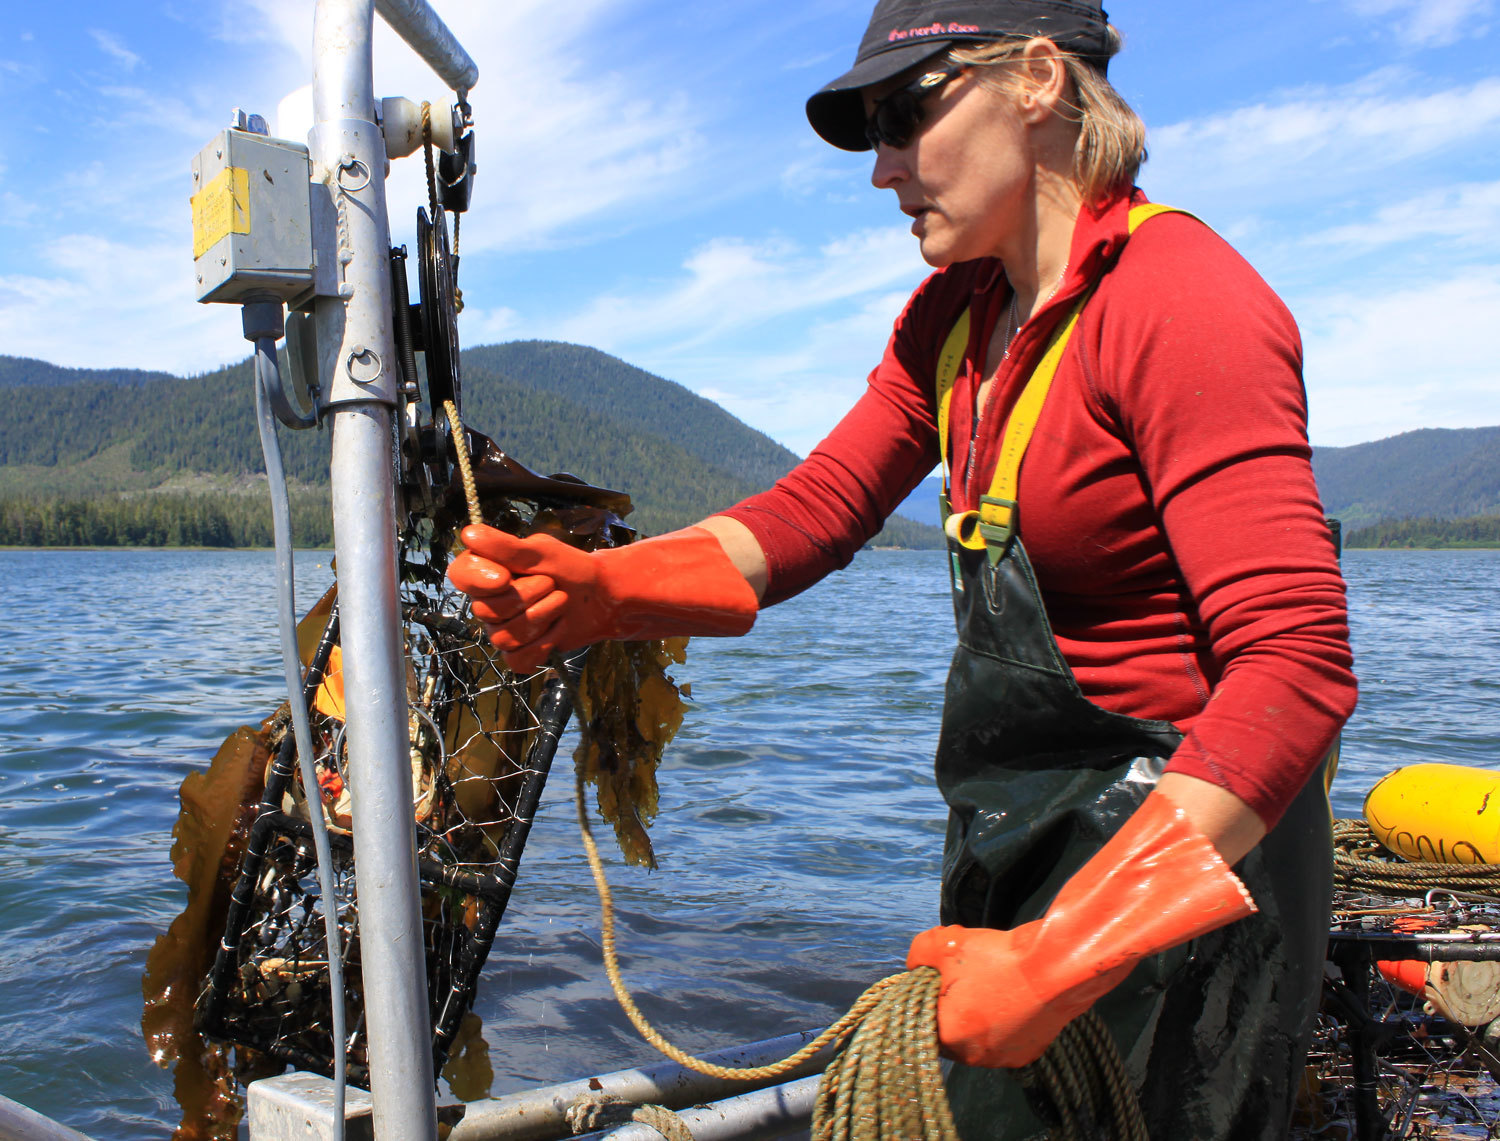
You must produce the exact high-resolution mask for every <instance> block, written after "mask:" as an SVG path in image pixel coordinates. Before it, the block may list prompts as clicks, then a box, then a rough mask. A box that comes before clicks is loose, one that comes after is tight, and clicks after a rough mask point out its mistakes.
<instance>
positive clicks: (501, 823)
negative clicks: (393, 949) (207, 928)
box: [199, 543, 576, 1083]
mask: <svg viewBox="0 0 1500 1141" xmlns="http://www.w3.org/2000/svg"><path fill="white" fill-rule="evenodd" d="M442 561H443V560H442V559H441V558H437V559H434V558H433V555H432V548H431V546H430V545H426V544H418V543H410V544H408V545H407V547H406V548H405V549H404V551H403V558H402V563H401V568H402V581H403V585H402V591H401V614H402V626H403V637H404V643H405V660H406V670H407V679H406V680H407V698H408V702H409V715H408V731H409V740H410V750H409V760H410V764H411V788H412V807H411V811H412V818H413V822H414V825H415V831H416V837H417V862H418V869H419V873H420V882H421V896H422V928H423V935H424V942H425V947H426V963H427V976H428V977H427V985H428V995H429V1000H430V1005H431V1014H432V1025H433V1049H434V1060H435V1063H436V1064H437V1066H438V1067H439V1068H440V1067H441V1066H442V1064H443V1062H444V1060H445V1058H446V1056H447V1053H448V1049H449V1047H450V1046H451V1044H452V1042H453V1038H454V1035H455V1033H456V1032H457V1030H458V1027H459V1024H460V1022H461V1020H462V1018H463V1015H464V1014H465V1013H466V1012H467V1011H468V1009H469V1007H470V1005H471V1004H472V1001H473V996H474V984H475V981H476V979H477V977H478V973H479V970H480V968H481V967H482V966H483V964H484V961H485V958H486V956H487V955H488V953H489V948H490V944H491V942H492V941H493V938H494V933H495V929H496V925H497V924H498V922H499V920H500V917H501V914H502V913H503V911H504V908H505V904H506V901H507V900H508V898H509V895H510V889H511V887H512V885H513V884H514V882H515V876H516V871H517V868H518V866H519V861H520V856H521V850H522V847H523V846H524V843H525V839H526V834H527V831H528V830H529V828H530V824H531V818H532V814H533V813H534V812H535V809H536V805H537V803H538V801H539V800H540V797H541V792H542V789H543V786H544V784H545V781H546V777H547V772H548V769H549V768H550V765H551V763H552V758H553V755H554V753H555V751H556V747H557V741H558V738H559V736H560V734H561V733H562V730H563V727H564V725H565V724H566V721H567V719H568V716H569V713H570V711H571V702H570V699H569V690H568V687H566V686H564V684H563V683H562V681H561V679H559V678H558V677H556V676H555V675H551V676H543V675H541V674H538V675H534V676H529V677H522V676H517V675H516V674H513V673H511V672H510V671H509V670H508V669H507V668H506V667H505V665H504V663H503V662H502V661H501V660H500V657H499V654H498V653H497V652H496V651H494V650H493V649H492V648H491V647H490V646H489V645H488V643H487V642H486V641H485V639H484V637H483V631H482V628H480V627H478V626H477V624H475V623H474V622H473V621H472V620H471V619H470V618H469V616H468V612H467V606H466V600H465V599H464V598H463V596H461V595H458V594H456V593H455V592H454V591H453V590H452V589H451V588H449V587H448V586H447V584H446V582H445V580H444V578H443V574H442V570H443V566H442ZM320 610H321V611H322V613H320ZM325 615H326V616H325ZM320 618H321V619H322V621H321V626H322V629H321V632H320V633H318V634H317V635H316V639H317V640H316V647H315V649H314V651H313V653H312V656H311V662H310V665H309V670H308V675H307V685H306V690H307V692H308V694H309V695H310V714H311V722H312V731H313V741H314V750H315V756H314V767H315V769H316V772H317V781H318V787H317V788H316V789H314V790H307V789H305V788H304V787H303V782H302V777H301V773H300V770H299V766H298V763H297V756H296V746H295V742H294V740H293V735H292V734H291V732H290V729H289V718H288V717H287V716H286V715H285V714H283V715H281V716H279V717H278V718H276V719H275V720H274V721H273V723H272V727H271V731H270V739H269V743H270V745H271V747H272V750H273V753H272V760H271V761H270V763H269V765H268V767H267V772H266V779H265V791H264V794H263V796H262V797H261V802H260V807H259V811H258V812H257V814H256V817H255V820H254V823H253V825H252V826H251V828H250V832H249V836H248V838H247V840H246V842H245V847H244V855H243V858H242V861H241V864H240V869H239V875H238V878H237V881H236V883H235V886H234V889H233V892H232V895H231V899H230V905H229V913H228V916H227V918H226V923H225V932H224V939H223V941H222V943H221V945H220V948H219V952H218V954H217V957H216V960H215V963H214V967H213V970H212V972H211V974H210V976H209V980H208V985H207V987H206V988H205V990H204V992H203V995H202V997H201V999H200V1003H199V1024H200V1027H201V1028H202V1029H203V1031H204V1032H205V1033H207V1034H210V1035H212V1036H214V1037H218V1038H223V1039H227V1040H231V1041H233V1042H235V1043H236V1044H238V1045H241V1046H244V1047H249V1048H251V1049H253V1050H256V1051H259V1052H261V1053H264V1054H267V1055H269V1056H271V1057H273V1058H275V1059H278V1060H280V1061H284V1062H289V1063H292V1064H293V1065H295V1066H297V1067H299V1068H302V1069H308V1070H314V1071H318V1072H323V1073H331V1071H332V1066H333V1057H334V1051H335V1045H334V1043H333V1042H332V1038H331V1034H332V1031H331V1026H332V1023H331V1002H332V996H331V994H330V991H329V985H328V948H327V944H326V941H325V937H324V930H323V925H322V920H321V900H320V892H319V889H318V882H317V875H316V871H317V862H316V857H315V855H314V851H313V845H312V829H311V825H310V822H309V814H310V813H311V812H313V811H317V812H321V813H322V815H323V818H324V820H325V822H326V823H327V825H328V828H329V832H330V841H331V844H332V848H333V858H334V871H335V883H336V888H335V891H336V894H337V899H336V901H335V906H336V909H337V913H338V916H339V927H340V932H341V944H342V950H343V955H344V961H345V965H346V970H345V973H344V978H345V980H346V984H345V985H346V989H347V995H346V1001H347V1003H348V1009H349V1011H350V1026H349V1041H348V1043H347V1044H346V1045H347V1050H348V1058H349V1072H350V1076H351V1080H353V1081H356V1082H361V1083H362V1082H364V1081H365V1078H366V1074H365V1049H364V1026H363V1020H362V1017H361V1012H362V1011H363V1008H364V1003H363V994H362V993H361V983H360V977H361V976H360V970H359V965H360V939H359V934H360V932H359V920H358V907H357V897H356V889H355V877H354V866H353V845H352V838H351V832H350V829H351V820H350V803H351V793H352V790H353V788H354V787H356V786H357V785H358V782H359V760H358V758H357V757H351V755H350V752H349V747H348V740H347V735H346V733H345V722H344V701H343V669H342V660H341V653H340V649H339V645H338V614H337V604H336V602H335V601H334V599H333V597H332V596H331V595H330V597H329V598H327V599H325V602H324V604H322V606H321V607H320V608H315V610H314V612H313V614H311V615H309V619H308V620H306V621H304V630H307V631H309V632H311V631H313V630H316V628H317V623H318V620H319V619H320ZM575 665H576V663H575ZM309 791H311V795H309Z"/></svg>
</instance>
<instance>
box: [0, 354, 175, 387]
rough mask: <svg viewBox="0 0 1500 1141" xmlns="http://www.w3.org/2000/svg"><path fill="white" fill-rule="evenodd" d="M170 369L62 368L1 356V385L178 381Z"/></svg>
mask: <svg viewBox="0 0 1500 1141" xmlns="http://www.w3.org/2000/svg"><path fill="white" fill-rule="evenodd" d="M176 379H178V378H177V377H175V376H173V375H172V374H171V373H169V372H147V371H143V370H142V369H138V368H63V367H62V366H61V365H55V364H48V363H47V362H46V361H38V360H32V359H31V358H29V357H7V356H0V388H19V387H21V386H23V385H60V384H87V383H89V382H91V381H92V382H97V383H100V384H151V383H153V382H155V381H158V380H176Z"/></svg>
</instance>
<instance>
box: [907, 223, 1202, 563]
mask: <svg viewBox="0 0 1500 1141" xmlns="http://www.w3.org/2000/svg"><path fill="white" fill-rule="evenodd" d="M1185 213H1187V211H1185V210H1178V209H1176V208H1175V207H1172V206H1163V205H1161V204H1159V203H1155V202H1152V203H1147V204H1146V205H1143V206H1135V207H1132V209H1131V211H1130V223H1129V232H1130V233H1131V234H1134V233H1135V232H1136V230H1137V229H1138V228H1139V227H1140V226H1141V224H1142V223H1143V222H1146V221H1148V220H1150V219H1152V218H1155V217H1156V216H1157V215H1158V214H1185ZM1093 293H1094V290H1093V288H1092V287H1090V289H1089V290H1088V292H1087V293H1085V294H1084V295H1083V296H1082V297H1080V298H1079V299H1078V301H1077V303H1076V304H1075V305H1074V306H1073V311H1072V312H1071V313H1069V314H1068V317H1067V319H1066V320H1065V321H1064V322H1063V323H1062V325H1061V326H1059V327H1058V329H1057V330H1056V331H1055V332H1054V333H1053V334H1052V340H1051V342H1050V343H1049V344H1048V345H1047V351H1046V352H1045V353H1043V354H1042V359H1041V360H1040V361H1039V362H1038V363H1037V366H1036V369H1035V370H1034V371H1033V372H1032V374H1031V377H1030V379H1029V380H1027V382H1026V387H1025V388H1023V389H1022V390H1021V395H1020V397H1019V398H1018V399H1017V400H1016V404H1015V407H1014V408H1013V409H1011V413H1010V418H1009V419H1008V420H1006V422H1005V435H1004V437H1003V438H1002V439H1001V442H1000V459H999V460H998V462H997V463H996V464H995V474H994V477H993V478H992V479H991V481H990V490H989V493H988V494H987V495H983V496H981V497H980V499H979V510H978V511H964V512H960V513H957V514H954V513H952V512H951V510H950V507H949V489H948V435H949V417H950V413H951V405H952V401H953V385H954V382H955V381H956V380H957V379H958V370H959V366H960V365H961V363H962V361H963V354H964V351H965V349H967V347H968V342H969V321H970V317H969V311H968V310H967V309H965V310H964V313H963V316H961V317H960V318H959V319H958V323H957V324H956V325H954V326H953V329H952V331H951V332H950V333H949V334H948V338H947V340H946V341H944V342H943V351H942V353H941V354H940V355H939V357H938V369H937V398H938V441H939V446H940V447H941V448H942V463H943V512H944V519H943V530H944V531H946V532H947V534H948V537H949V538H951V539H955V540H957V541H958V542H959V543H961V544H962V545H963V546H965V547H968V548H969V549H970V550H976V551H977V550H984V549H985V548H988V549H989V554H990V558H991V560H992V561H997V560H998V559H999V558H1000V556H1001V555H1002V554H1003V553H1004V552H1005V548H1006V547H1007V546H1008V545H1009V544H1010V541H1011V538H1012V537H1013V536H1014V535H1015V533H1016V488H1017V486H1018V485H1019V483H1020V478H1021V461H1022V460H1023V459H1025V458H1026V448H1027V446H1028V445H1030V443H1031V434H1032V432H1034V431H1035V430H1036V425H1037V421H1038V420H1039V419H1040V418H1041V414H1042V406H1043V405H1044V404H1045V403H1046V401H1047V393H1048V392H1050V391H1051V389H1052V381H1053V378H1054V377H1056V375H1057V368H1058V365H1059V364H1061V363H1062V358H1063V353H1064V352H1066V351H1067V348H1068V342H1069V341H1070V340H1071V339H1072V336H1073V330H1074V329H1076V328H1077V327H1078V318H1079V317H1080V316H1081V315H1082V313H1083V307H1084V306H1085V305H1087V304H1088V301H1089V298H1090V297H1092V296H1093Z"/></svg>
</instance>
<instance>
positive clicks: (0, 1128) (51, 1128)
mask: <svg viewBox="0 0 1500 1141" xmlns="http://www.w3.org/2000/svg"><path fill="white" fill-rule="evenodd" d="M0 1141H90V1139H89V1138H88V1137H86V1136H85V1135H84V1134H82V1133H79V1132H78V1131H77V1130H76V1129H69V1128H68V1127H67V1126H66V1125H59V1124H58V1123H57V1122H55V1121H53V1120H52V1119H51V1118H50V1117H43V1116H42V1115H41V1114H40V1113H38V1112H37V1111H36V1110H34V1109H27V1108H26V1106H24V1105H22V1104H21V1103H20V1102H18V1101H11V1100H10V1098H8V1097H5V1096H3V1095H0Z"/></svg>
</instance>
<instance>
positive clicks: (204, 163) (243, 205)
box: [192, 128, 333, 304]
mask: <svg viewBox="0 0 1500 1141" xmlns="http://www.w3.org/2000/svg"><path fill="white" fill-rule="evenodd" d="M312 197H313V195H312V187H311V164H310V163H309V161H308V157H307V148H306V147H305V146H302V145H301V144H298V143H293V142H288V141H287V140H285V139H273V138H268V137H267V136H265V135H259V134H253V133H251V132H249V131H242V130H237V129H235V128H230V129H229V130H226V131H223V132H221V133H220V134H219V136H218V137H217V138H216V139H214V141H213V142H211V143H209V144H208V146H206V147H204V148H203V149H202V150H201V151H199V152H198V154H197V156H196V157H195V158H194V159H193V197H192V204H193V272H194V273H195V275H196V276H197V285H198V300H199V301H233V302H240V301H244V300H245V299H246V298H249V297H251V296H254V295H261V296H267V295H269V296H271V297H276V298H279V299H280V300H282V301H285V302H287V303H288V304H294V303H296V302H298V301H300V300H303V299H305V298H307V297H309V296H311V295H312V294H313V292H314V286H315V284H316V283H315V277H316V276H317V273H316V269H317V266H316V258H315V256H314V253H313V208H312ZM325 197H326V194H325ZM325 260H331V259H327V258H326V257H325ZM327 268H328V270H329V271H331V270H332V268H333V267H332V266H331V265H330V266H328V267H327Z"/></svg>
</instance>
